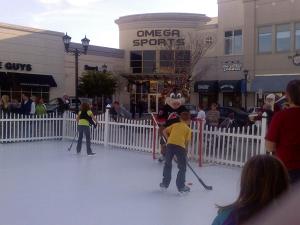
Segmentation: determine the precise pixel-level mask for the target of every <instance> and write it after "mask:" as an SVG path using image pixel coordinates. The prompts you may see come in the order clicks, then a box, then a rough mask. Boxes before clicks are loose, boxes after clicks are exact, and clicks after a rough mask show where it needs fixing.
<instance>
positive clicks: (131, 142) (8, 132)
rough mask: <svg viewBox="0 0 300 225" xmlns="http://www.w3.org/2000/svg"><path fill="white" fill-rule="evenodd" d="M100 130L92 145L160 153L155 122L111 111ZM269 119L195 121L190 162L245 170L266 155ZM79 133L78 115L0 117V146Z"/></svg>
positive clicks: (93, 131)
mask: <svg viewBox="0 0 300 225" xmlns="http://www.w3.org/2000/svg"><path fill="white" fill-rule="evenodd" d="M96 118H97V121H98V124H99V125H98V126H97V128H91V142H92V143H93V144H102V145H104V146H106V147H107V146H112V147H118V148H120V149H124V150H136V151H143V152H149V153H152V155H153V158H154V159H155V158H156V156H157V155H158V154H159V153H160V144H159V143H160V141H159V140H160V136H159V132H158V129H159V128H158V126H157V125H156V124H155V122H154V121H152V120H131V119H125V118H117V119H116V120H114V119H112V118H111V117H110V115H109V111H108V110H106V112H105V113H104V114H101V115H97V116H96ZM266 123H267V122H266V118H263V119H262V123H261V125H252V126H247V127H238V128H232V129H229V128H228V129H225V128H216V127H209V126H207V125H206V124H205V123H204V121H192V122H191V124H190V127H191V129H192V141H191V142H190V144H189V147H188V158H189V159H191V160H194V161H198V163H199V166H202V164H203V163H214V164H223V165H231V166H243V165H244V163H245V162H246V161H247V160H248V159H249V158H250V157H252V156H254V155H257V154H265V147H264V146H265V134H266ZM76 132H77V123H76V115H75V114H74V113H72V112H65V113H64V114H63V115H59V114H47V115H44V116H25V115H18V114H0V143H2V144H3V143H13V142H30V141H42V140H63V139H65V140H72V139H73V138H74V136H75V134H76Z"/></svg>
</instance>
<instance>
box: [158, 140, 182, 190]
mask: <svg viewBox="0 0 300 225" xmlns="http://www.w3.org/2000/svg"><path fill="white" fill-rule="evenodd" d="M186 154H187V152H186V150H185V149H184V148H182V147H180V146H178V145H172V144H167V150H166V156H165V160H166V161H165V166H164V172H163V181H162V182H163V184H164V185H165V186H166V187H168V186H169V184H170V182H171V173H172V160H173V157H174V155H176V158H177V166H178V169H179V171H178V174H177V179H176V186H177V188H178V189H181V188H183V187H184V186H185V172H186Z"/></svg>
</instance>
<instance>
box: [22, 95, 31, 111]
mask: <svg viewBox="0 0 300 225" xmlns="http://www.w3.org/2000/svg"><path fill="white" fill-rule="evenodd" d="M31 104H32V101H31V99H29V97H28V95H27V94H22V102H21V109H20V113H21V114H24V115H30V112H31Z"/></svg>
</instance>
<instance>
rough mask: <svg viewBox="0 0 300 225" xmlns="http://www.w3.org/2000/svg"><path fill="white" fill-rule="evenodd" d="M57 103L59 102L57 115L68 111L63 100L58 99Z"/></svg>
mask: <svg viewBox="0 0 300 225" xmlns="http://www.w3.org/2000/svg"><path fill="white" fill-rule="evenodd" d="M57 102H58V108H57V113H58V114H63V113H64V112H65V110H66V104H65V102H64V101H63V99H61V98H57Z"/></svg>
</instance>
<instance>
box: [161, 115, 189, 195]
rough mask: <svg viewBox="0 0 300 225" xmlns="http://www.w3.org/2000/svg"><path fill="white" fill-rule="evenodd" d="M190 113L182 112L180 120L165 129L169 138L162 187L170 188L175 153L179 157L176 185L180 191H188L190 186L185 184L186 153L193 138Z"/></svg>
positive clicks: (164, 133) (165, 134) (165, 133)
mask: <svg viewBox="0 0 300 225" xmlns="http://www.w3.org/2000/svg"><path fill="white" fill-rule="evenodd" d="M190 118H191V116H190V113H188V112H182V113H181V114H180V122H178V123H174V124H172V125H171V126H169V127H167V128H166V129H165V130H164V131H163V135H164V136H165V137H166V138H167V139H168V141H167V150H166V158H165V160H166V161H165V166H164V171H163V180H162V183H161V184H160V187H161V188H168V187H169V184H170V182H171V173H172V160H173V157H174V155H175V156H176V158H177V165H178V169H179V171H178V174H177V179H176V186H177V188H178V191H179V192H188V191H190V188H189V187H188V186H185V172H186V155H187V150H186V148H187V145H188V142H189V141H190V140H191V133H192V131H191V129H190V128H189V126H188V125H189V123H190Z"/></svg>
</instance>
